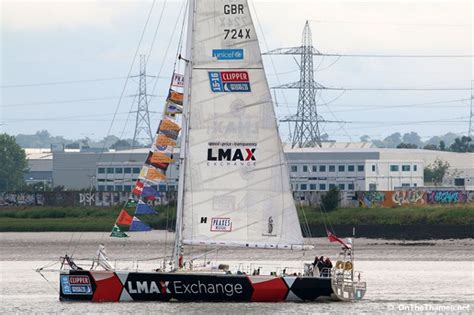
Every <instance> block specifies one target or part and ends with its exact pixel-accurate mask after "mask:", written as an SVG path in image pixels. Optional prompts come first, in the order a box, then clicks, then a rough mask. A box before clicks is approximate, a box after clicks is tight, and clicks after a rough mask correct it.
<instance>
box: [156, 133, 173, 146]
mask: <svg viewBox="0 0 474 315" xmlns="http://www.w3.org/2000/svg"><path fill="white" fill-rule="evenodd" d="M155 145H156V147H165V146H173V147H175V146H176V141H174V140H173V139H170V138H169V137H167V136H166V135H164V134H161V133H158V135H157V136H156V138H155Z"/></svg>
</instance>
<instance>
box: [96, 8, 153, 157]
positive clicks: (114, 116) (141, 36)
mask: <svg viewBox="0 0 474 315" xmlns="http://www.w3.org/2000/svg"><path fill="white" fill-rule="evenodd" d="M155 3H156V0H153V2H152V4H151V7H150V9H149V12H148V16H147V19H146V22H145V24H144V25H143V29H142V33H141V35H140V39H139V40H138V45H137V48H136V49H135V53H134V55H133V58H132V63H131V64H130V68H129V70H128V74H127V78H126V79H125V82H124V84H123V87H122V92H121V94H120V97H119V100H118V102H117V105H116V107H115V113H114V115H113V117H112V121H111V122H110V125H109V129H108V130H107V136H106V137H108V136H109V135H110V132H111V131H112V126H113V124H114V121H115V118H116V116H117V112H118V110H119V108H120V104H121V103H122V98H123V96H124V94H125V88H126V87H127V84H128V80H129V77H130V75H131V73H132V71H133V65H134V64H135V60H136V59H137V55H138V51H139V50H140V46H141V44H142V41H143V37H144V36H145V32H146V29H147V27H148V23H149V21H150V17H151V15H152V12H153V8H154V7H155ZM156 81H157V80H156ZM105 146H106V142H105V141H104V146H103V147H102V151H101V153H100V156H99V163H100V162H101V161H102V157H103V153H104V150H105Z"/></svg>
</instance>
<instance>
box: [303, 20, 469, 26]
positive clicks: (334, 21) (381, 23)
mask: <svg viewBox="0 0 474 315" xmlns="http://www.w3.org/2000/svg"><path fill="white" fill-rule="evenodd" d="M310 21H311V22H316V23H339V24H368V25H394V26H436V27H472V24H438V23H398V22H370V21H347V20H310Z"/></svg>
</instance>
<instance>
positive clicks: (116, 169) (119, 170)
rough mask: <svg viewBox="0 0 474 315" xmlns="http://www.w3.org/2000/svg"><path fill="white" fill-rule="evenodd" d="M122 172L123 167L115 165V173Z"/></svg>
mask: <svg viewBox="0 0 474 315" xmlns="http://www.w3.org/2000/svg"><path fill="white" fill-rule="evenodd" d="M122 173H123V168H121V167H116V168H115V174H122Z"/></svg>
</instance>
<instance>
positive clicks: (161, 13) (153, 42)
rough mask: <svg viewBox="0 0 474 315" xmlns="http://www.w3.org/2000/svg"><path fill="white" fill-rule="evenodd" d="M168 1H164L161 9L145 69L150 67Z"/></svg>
mask: <svg viewBox="0 0 474 315" xmlns="http://www.w3.org/2000/svg"><path fill="white" fill-rule="evenodd" d="M166 3H167V0H164V2H163V6H162V7H161V12H160V17H159V18H158V24H157V25H156V28H155V33H154V34H153V39H152V41H151V46H150V49H148V54H147V56H146V61H145V67H146V65H148V60H149V59H150V56H151V52H152V51H153V46H154V45H155V40H156V36H157V35H158V29H159V28H160V25H161V21H162V20H163V13H164V12H165V7H166Z"/></svg>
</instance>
